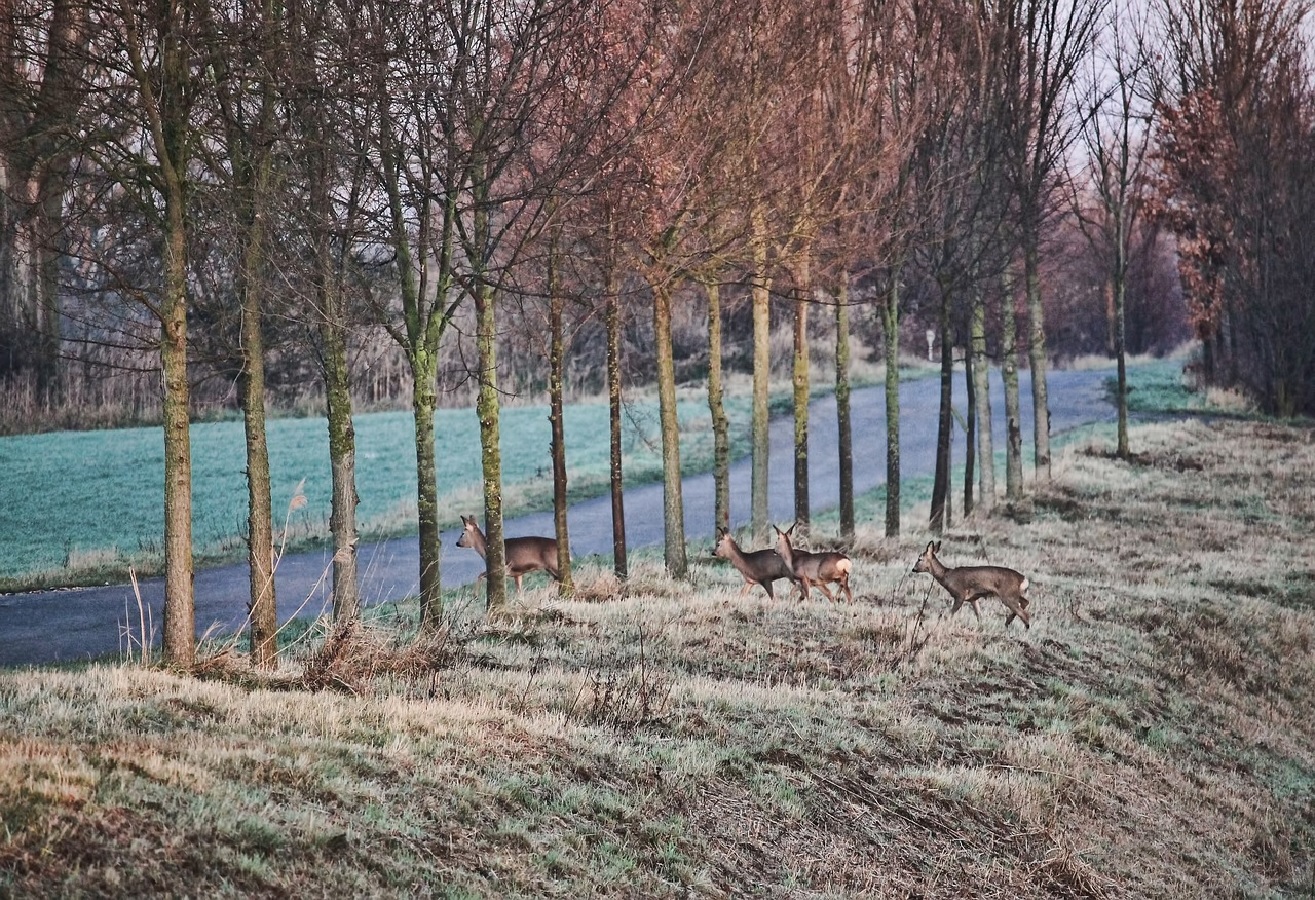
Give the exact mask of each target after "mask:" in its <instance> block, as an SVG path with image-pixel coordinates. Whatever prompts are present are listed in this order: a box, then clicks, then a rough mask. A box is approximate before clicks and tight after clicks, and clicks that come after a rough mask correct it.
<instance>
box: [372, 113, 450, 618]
mask: <svg viewBox="0 0 1315 900" xmlns="http://www.w3.org/2000/svg"><path fill="white" fill-rule="evenodd" d="M391 129H392V123H391V122H390V121H389V120H388V119H387V117H386V116H385V117H384V118H383V121H381V123H380V127H379V135H380V141H379V143H380V149H379V154H380V160H381V163H382V169H383V187H384V190H385V192H386V194H387V201H388V210H389V222H388V226H389V240H390V243H391V246H392V250H393V253H394V254H395V256H396V260H397V261H396V267H397V280H398V294H399V299H400V300H401V306H402V311H401V315H402V325H401V327H399V328H391V329H390V330H391V333H392V335H393V337H394V339H395V340H396V341H397V342H398V344H400V345H401V347H402V350H403V352H404V353H405V355H406V359H407V364H408V365H409V367H410V369H411V381H412V396H411V410H412V413H413V415H414V423H415V454H416V518H417V532H418V534H417V538H418V556H419V568H420V575H419V577H420V584H419V593H420V627H421V631H422V632H431V631H433V630H435V629H437V628H438V627H439V625H440V624H441V623H442V620H443V593H442V588H443V580H442V546H441V543H440V538H441V533H440V529H439V515H438V469H437V465H436V462H435V459H436V454H435V446H434V442H435V435H434V411H435V409H436V407H437V405H438V368H439V346H440V344H441V342H442V337H443V333H444V332H445V331H446V329H447V325H448V323H449V322H450V321H451V318H452V316H453V315H454V313H455V311H456V308H457V306H458V304H459V303H460V301H461V296H462V295H461V293H460V292H454V291H453V290H452V283H453V263H452V260H453V242H454V240H455V238H454V234H455V231H456V198H455V195H454V194H455V192H454V191H452V190H449V191H447V193H446V194H445V195H444V196H443V198H442V205H441V207H440V210H439V213H438V215H437V216H434V215H433V210H432V207H431V202H430V197H429V195H427V194H425V195H423V196H422V197H421V198H420V200H419V204H418V210H417V214H416V215H417V220H418V223H419V226H418V233H417V236H416V238H415V246H416V247H418V248H420V250H421V254H422V259H421V262H420V264H419V265H417V263H416V261H415V258H414V256H413V253H412V238H411V235H410V234H409V233H408V220H407V215H406V211H405V209H404V206H403V200H402V189H403V186H404V185H406V184H409V183H410V182H411V180H412V179H411V175H409V174H408V173H407V171H406V168H405V166H404V164H403V161H402V159H401V158H400V154H399V150H398V147H397V146H396V144H395V143H394V135H393V133H392V130H391ZM420 178H421V180H422V181H425V182H428V180H429V178H430V173H429V172H427V171H425V172H422V173H421V174H420ZM447 179H448V181H447V182H445V183H449V184H451V183H453V182H454V181H455V179H456V176H455V175H453V174H452V173H447ZM435 228H437V229H438V232H437V234H435V233H434V229H435ZM431 246H436V247H437V252H436V257H435V258H434V259H433V260H432V262H431V261H430V259H429V253H430V248H431ZM431 272H432V273H433V274H434V275H435V276H436V278H435V284H434V286H433V288H432V289H430V288H429V287H428V283H429V278H430V274H431Z"/></svg>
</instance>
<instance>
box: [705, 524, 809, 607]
mask: <svg viewBox="0 0 1315 900" xmlns="http://www.w3.org/2000/svg"><path fill="white" fill-rule="evenodd" d="M712 555H713V556H720V557H721V558H722V559H728V560H730V563H731V565H733V566H734V567H735V568H737V569H739V570H740V574H741V575H743V576H744V590H742V591H740V594H741V595H744V594H747V593H748V592H749V591H750V590H752V588H753V586H754V585H755V584H760V585H762V588H763V590H764V591H766V592H767V596H768V597H771V598H772V599H773V600H775V599H776V595H775V594H773V593H772V582H773V581H775V580H776V579H778V578H788V579H790V580H791V581H794V582H797V581H798V579H797V578H796V577H795V574H794V572H792V571H791V570H790V567H789V566H788V565H786V563H785V560H783V559H781V555H780V554H779V553H777V552H776V551H775V550H753V551H751V552H749V553H745V552H744V551H743V550H741V549H740V545H739V544H737V543H735V538H733V537H731V533H730V532H729V531H727V530H725V529H724V528H723V529H721V530H719V531H718V532H717V546H716V547H714V548H713V550H712Z"/></svg>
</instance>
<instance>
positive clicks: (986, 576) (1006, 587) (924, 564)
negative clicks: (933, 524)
mask: <svg viewBox="0 0 1315 900" xmlns="http://www.w3.org/2000/svg"><path fill="white" fill-rule="evenodd" d="M940 549H941V542H940V541H931V542H930V543H928V544H927V549H926V550H924V551H923V552H922V556H919V557H918V561H917V562H916V563H914V564H913V571H914V572H930V573H931V577H932V578H935V579H936V580H937V581H939V582H940V583H941V587H943V588H945V589H946V590H947V591H949V592H950V596H951V597H953V598H954V608H953V609H951V610H950V613H951V614H953V613H956V612H958V611H959V607H961V606H963V605H964V604H965V603H969V604H972V608H973V612H974V613H975V614H976V616H977V621H979V622H980V621H981V620H982V612H981V610H980V609H978V608H977V601H978V600H980V599H982V598H983V597H990V596H992V595H995V596H996V597H999V598H1000V601H1001V602H1002V603H1004V605H1005V606H1007V607H1009V615H1008V616H1006V617H1005V627H1006V628H1008V627H1009V625H1010V623H1012V622H1013V621H1014V616H1017V617H1018V618H1020V619H1022V620H1023V625H1024V627H1026V628H1031V627H1032V623H1031V617H1030V616H1029V615H1028V614H1027V605H1028V603H1029V602H1030V601H1029V600H1028V599H1027V597H1025V596H1023V594H1024V593H1025V592H1026V591H1027V584H1028V582H1027V577H1026V576H1024V575H1023V574H1022V573H1021V572H1015V571H1014V570H1013V569H1006V568H1005V567H1004V566H960V567H958V568H955V569H950V568H947V567H946V566H945V565H944V564H943V563H942V562H941V561H940V560H939V559H937V558H936V554H937V553H939V552H940Z"/></svg>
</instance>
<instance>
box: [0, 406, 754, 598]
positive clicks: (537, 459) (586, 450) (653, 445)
mask: <svg viewBox="0 0 1315 900" xmlns="http://www.w3.org/2000/svg"><path fill="white" fill-rule="evenodd" d="M728 413H729V415H730V417H731V428H732V430H733V434H734V435H736V436H737V437H739V436H742V435H744V434H747V429H748V405H747V402H746V401H745V400H744V399H742V398H732V399H728ZM565 415H566V423H565V427H566V435H567V438H566V440H567V464H568V474H569V478H570V486H571V492H572V496H573V497H581V496H589V495H596V494H599V493H603V492H605V491H606V490H607V484H608V443H607V441H608V424H607V423H608V410H607V404H606V402H605V401H604V402H582V403H574V404H571V405H570V406H568V407H567V408H566V413H565ZM680 419H681V428H682V434H681V452H682V465H683V467H684V468H685V469H686V470H687V471H690V472H694V471H707V470H708V469H710V468H711V465H712V429H711V420H710V418H709V414H708V408H707V402H706V400H705V399H703V398H701V397H700V396H699V394H698V392H695V391H692V390H691V391H688V392H686V394H685V396H684V397H683V399H682V400H681V403H680ZM413 422H414V419H413V417H412V416H411V414H410V413H409V412H373V413H365V414H362V415H358V416H356V417H355V418H354V424H355V426H356V464H357V493H358V494H359V495H360V498H361V503H360V506H359V507H358V509H357V515H358V521H359V522H360V523H361V531H362V536H363V537H364V538H365V539H373V538H382V537H392V536H396V535H400V534H412V533H414V532H415V528H416V506H415V492H416V472H415V440H414V424H413ZM501 425H502V428H501V433H502V465H503V477H504V484H505V486H506V504H507V509H506V512H507V513H508V514H515V513H516V512H524V511H528V510H536V509H546V508H551V505H552V500H551V498H552V471H551V466H550V463H549V456H548V447H549V444H550V442H551V431H550V424H549V421H548V410H547V407H544V406H529V405H524V406H508V407H507V408H505V409H504V410H503V411H502V418H501ZM622 426H623V442H624V450H625V459H626V478H627V482H628V483H642V482H645V481H653V480H657V479H660V478H661V474H662V459H661V443H660V439H659V436H658V426H657V403H656V401H654V400H645V399H640V400H636V401H634V402H631V403H629V404H628V405H627V407H626V414H625V416H624V417H623V420H622ZM435 433H436V439H437V457H438V480H439V497H440V501H441V507H442V508H443V509H446V510H450V511H451V520H450V521H449V522H445V523H444V524H445V525H453V524H455V523H456V522H457V521H458V520H457V515H458V512H460V511H469V510H474V509H477V508H479V507H480V506H481V505H482V496H483V495H482V484H483V481H482V476H481V472H480V456H479V422H478V419H477V418H476V415H475V411H474V410H473V409H440V410H439V411H438V413H437V421H436V423H435ZM268 439H269V452H270V469H271V475H272V481H273V487H272V496H273V503H274V512H275V518H276V527H277V529H278V531H279V532H280V533H281V534H282V533H286V534H287V537H288V539H289V542H290V546H293V547H301V546H306V545H307V544H311V543H313V542H315V541H317V540H323V539H325V538H326V537H327V535H328V528H329V498H330V488H331V485H330V474H329V454H328V435H327V430H326V425H325V422H324V420H323V419H322V418H276V419H271V420H270V422H269V426H268ZM734 443H735V445H736V446H737V447H740V448H743V447H744V446H745V445H746V441H745V440H743V439H738V440H736V441H735V442H734ZM192 466H193V484H192V489H193V504H194V525H193V534H194V543H195V547H196V552H197V554H198V556H199V557H200V558H201V559H202V560H203V562H210V563H213V562H218V561H224V560H232V559H238V558H242V557H243V556H244V555H245V543H244V539H243V535H244V534H245V532H246V502H247V501H246V498H247V487H246V457H245V445H244V435H243V426H242V423H241V421H238V420H230V421H219V422H199V423H195V424H194V425H193V426H192ZM0 469H3V470H4V472H5V475H6V477H5V478H4V479H3V480H2V481H0V508H3V509H4V510H6V515H5V516H4V517H0V546H3V547H4V548H5V551H6V552H5V554H4V556H3V557H0V591H3V590H20V589H29V588H33V587H44V586H60V585H65V584H77V583H98V582H99V581H101V580H103V579H104V577H107V573H112V575H113V577H114V578H116V579H121V578H122V577H123V573H124V572H125V571H126V570H127V567H128V566H129V565H130V564H131V565H134V566H135V567H136V568H137V570H138V571H139V572H143V573H148V572H152V571H154V570H156V569H158V568H159V567H160V565H161V563H162V550H161V545H160V539H161V533H162V529H163V524H162V523H163V519H162V516H163V512H162V510H163V490H164V489H163V483H164V445H163V440H162V438H161V435H160V429H159V428H158V427H151V428H121V429H112V430H97V431H76V432H75V431H64V432H52V433H46V434H33V435H20V436H11V437H0ZM299 491H300V492H301V493H303V494H304V495H305V497H306V500H307V503H306V504H305V505H304V506H303V507H301V508H300V509H298V510H297V511H295V512H291V513H289V512H287V511H288V509H289V506H290V504H291V500H292V498H293V496H294V495H295V494H297V493H298V492H299Z"/></svg>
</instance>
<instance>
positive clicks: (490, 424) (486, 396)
mask: <svg viewBox="0 0 1315 900" xmlns="http://www.w3.org/2000/svg"><path fill="white" fill-rule="evenodd" d="M494 299H495V297H494V290H493V286H492V285H490V284H488V283H486V282H480V283H479V284H478V285H477V286H476V290H475V314H476V317H477V322H478V324H477V331H476V336H475V343H476V344H477V346H478V352H479V399H478V400H477V401H476V404H475V411H476V413H477V414H478V416H479V448H480V470H481V472H482V474H483V476H484V522H485V525H484V540H485V542H486V548H485V555H484V562H485V571H486V577H485V580H486V582H487V584H488V609H489V611H490V612H491V611H493V610H497V609H501V608H502V607H504V606H506V604H507V563H506V560H507V556H506V546H505V544H504V543H503V537H502V450H501V445H500V420H499V406H498V340H497V339H498V329H497V324H498V323H497V316H496V310H495V306H494Z"/></svg>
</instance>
